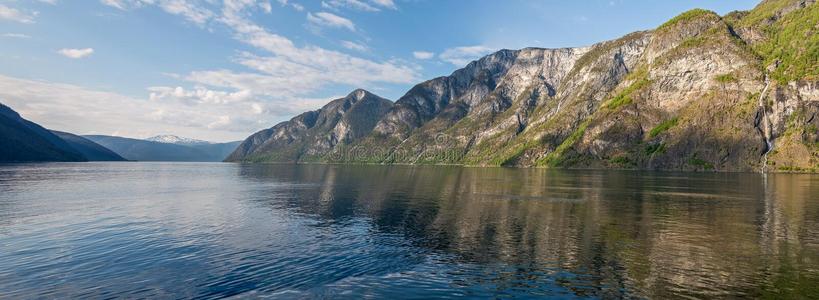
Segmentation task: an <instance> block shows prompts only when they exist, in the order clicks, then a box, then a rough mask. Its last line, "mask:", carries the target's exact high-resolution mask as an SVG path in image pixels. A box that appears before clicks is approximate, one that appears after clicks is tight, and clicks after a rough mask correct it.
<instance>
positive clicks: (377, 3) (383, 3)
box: [372, 0, 398, 9]
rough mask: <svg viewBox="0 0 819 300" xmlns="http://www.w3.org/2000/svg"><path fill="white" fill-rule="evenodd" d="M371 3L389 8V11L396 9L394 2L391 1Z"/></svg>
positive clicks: (375, 0) (374, 0) (378, 0)
mask: <svg viewBox="0 0 819 300" xmlns="http://www.w3.org/2000/svg"><path fill="white" fill-rule="evenodd" d="M372 2H373V3H375V4H376V5H379V6H381V7H385V8H389V9H397V8H398V7H396V6H395V2H393V1H392V0H372Z"/></svg>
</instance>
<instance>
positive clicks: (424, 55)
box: [412, 51, 435, 59]
mask: <svg viewBox="0 0 819 300" xmlns="http://www.w3.org/2000/svg"><path fill="white" fill-rule="evenodd" d="M412 56H414V57H415V58H417V59H430V58H432V57H434V56H435V53H432V52H428V51H415V52H412Z"/></svg>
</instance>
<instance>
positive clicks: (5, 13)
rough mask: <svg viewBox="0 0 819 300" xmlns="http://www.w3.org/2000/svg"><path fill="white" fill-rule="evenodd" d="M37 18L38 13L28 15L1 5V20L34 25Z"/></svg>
mask: <svg viewBox="0 0 819 300" xmlns="http://www.w3.org/2000/svg"><path fill="white" fill-rule="evenodd" d="M35 16H37V12H31V13H26V12H23V11H20V10H18V9H16V8H13V7H8V6H5V5H2V4H0V20H8V21H14V22H20V23H24V24H31V23H34V17H35Z"/></svg>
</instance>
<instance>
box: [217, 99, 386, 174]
mask: <svg viewBox="0 0 819 300" xmlns="http://www.w3.org/2000/svg"><path fill="white" fill-rule="evenodd" d="M392 105H393V104H392V102H391V101H389V100H387V99H384V98H381V97H378V96H376V95H374V94H372V93H370V92H368V91H365V90H361V89H358V90H355V91H353V92H352V93H350V94H349V95H347V96H346V97H344V98H340V99H336V100H333V101H331V102H330V103H328V104H327V105H325V106H324V107H322V108H321V109H319V110H315V111H309V112H306V113H303V114H301V115H298V116H296V117H295V118H293V119H291V120H290V121H287V122H282V123H279V124H278V125H276V126H273V127H272V128H270V129H266V130H262V131H260V132H258V133H256V134H254V135H252V136H250V137H249V138H247V139H246V140H245V141H244V142H242V143H241V144H240V145H239V147H238V148H237V149H236V151H235V152H233V153H232V154H231V155H230V156H228V158H227V159H226V160H227V161H243V160H244V161H289V162H295V161H313V160H320V159H322V157H323V156H324V155H325V154H327V153H329V152H330V151H331V150H333V149H335V148H336V147H338V146H340V145H347V144H350V143H352V142H355V141H357V140H359V139H361V138H362V137H364V136H366V135H368V134H370V132H371V131H372V129H373V127H374V126H375V125H376V122H378V121H379V120H380V119H381V118H382V117H383V116H384V114H385V113H386V112H387V111H389V110H390V108H392Z"/></svg>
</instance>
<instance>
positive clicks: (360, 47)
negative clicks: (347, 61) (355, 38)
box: [341, 41, 368, 52]
mask: <svg viewBox="0 0 819 300" xmlns="http://www.w3.org/2000/svg"><path fill="white" fill-rule="evenodd" d="M341 46H342V47H344V48H347V49H350V50H355V51H361V52H364V51H367V50H368V48H367V46H365V45H363V44H359V43H356V42H351V41H341Z"/></svg>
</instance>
